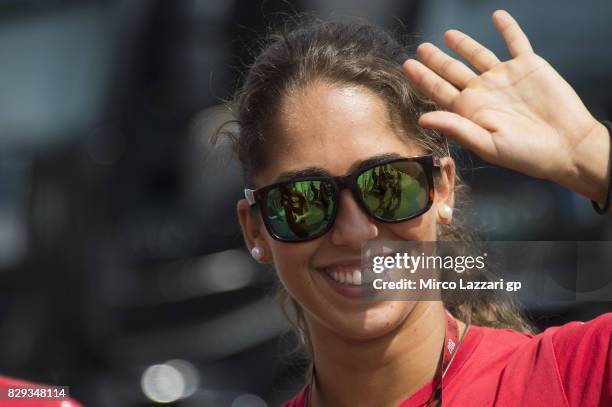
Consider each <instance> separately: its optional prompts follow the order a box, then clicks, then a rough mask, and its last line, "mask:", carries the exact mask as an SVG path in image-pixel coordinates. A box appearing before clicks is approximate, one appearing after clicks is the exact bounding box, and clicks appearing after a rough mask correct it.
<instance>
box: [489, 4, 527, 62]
mask: <svg viewBox="0 0 612 407" xmlns="http://www.w3.org/2000/svg"><path fill="white" fill-rule="evenodd" d="M493 24H494V25H495V28H497V31H499V32H500V33H501V35H502V37H504V41H506V45H507V46H508V50H509V51H510V54H511V55H512V57H513V58H515V57H517V56H518V55H521V54H524V53H528V52H533V48H531V44H530V43H529V39H528V38H527V36H526V35H525V33H524V32H523V30H521V27H520V26H519V25H518V23H517V22H516V20H515V19H514V18H513V17H512V16H511V15H510V14H509V13H508V12H507V11H505V10H497V11H496V12H495V13H493Z"/></svg>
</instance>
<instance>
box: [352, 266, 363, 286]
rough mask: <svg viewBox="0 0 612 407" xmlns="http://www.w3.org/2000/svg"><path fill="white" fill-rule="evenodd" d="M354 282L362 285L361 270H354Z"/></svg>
mask: <svg viewBox="0 0 612 407" xmlns="http://www.w3.org/2000/svg"><path fill="white" fill-rule="evenodd" d="M353 284H355V285H361V270H355V271H353Z"/></svg>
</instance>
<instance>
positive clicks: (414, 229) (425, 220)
mask: <svg viewBox="0 0 612 407" xmlns="http://www.w3.org/2000/svg"><path fill="white" fill-rule="evenodd" d="M387 227H388V228H389V229H390V230H391V231H392V232H393V234H394V235H396V236H397V240H420V241H435V240H437V238H436V236H437V235H436V227H437V226H436V216H435V214H434V210H433V208H432V209H430V210H428V211H427V212H425V213H424V214H423V215H422V216H419V217H418V218H415V219H412V220H409V221H407V222H401V223H395V224H388V225H387Z"/></svg>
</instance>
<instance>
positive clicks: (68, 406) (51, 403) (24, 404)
mask: <svg viewBox="0 0 612 407" xmlns="http://www.w3.org/2000/svg"><path fill="white" fill-rule="evenodd" d="M43 386H45V385H43V384H40V383H32V382H28V381H25V380H20V379H15V378H12V377H7V376H1V375H0V387H2V388H7V387H43ZM2 393H3V395H2V396H3V397H4V396H5V394H4V390H3V392H2ZM2 406H4V407H11V406H14V407H81V404H79V403H77V402H76V401H74V400H73V399H69V398H63V399H61V400H57V401H55V400H48V399H41V400H34V399H28V400H25V399H22V400H18V401H15V402H10V401H6V399H5V400H4V401H3V402H2Z"/></svg>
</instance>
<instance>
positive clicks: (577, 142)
mask: <svg viewBox="0 0 612 407" xmlns="http://www.w3.org/2000/svg"><path fill="white" fill-rule="evenodd" d="M493 23H494V25H495V27H496V28H497V30H498V31H499V32H500V33H501V35H502V36H503V38H504V40H505V42H506V44H507V46H508V49H509V51H510V54H511V55H512V59H510V60H508V61H505V62H501V61H500V60H499V59H498V58H497V56H496V55H495V54H494V53H493V52H491V51H490V50H488V49H487V48H485V47H484V46H482V45H481V44H479V43H478V42H476V41H475V40H474V39H472V38H470V37H469V36H467V35H466V34H464V33H462V32H460V31H456V30H450V31H447V32H446V34H445V35H444V42H445V43H446V45H447V46H448V47H449V48H450V49H452V50H453V51H454V52H456V53H457V54H459V55H461V56H462V57H463V58H465V59H466V60H467V61H468V62H469V63H470V64H471V65H472V66H473V67H474V68H475V69H476V70H477V72H478V73H476V72H474V71H473V70H472V69H470V68H469V67H467V66H466V65H465V64H463V63H462V62H460V61H459V60H457V59H454V58H452V57H450V56H449V55H447V54H446V53H444V52H443V51H441V50H440V49H439V48H437V47H436V46H435V45H433V44H429V43H424V44H421V45H420V46H419V47H418V49H417V57H418V59H419V60H420V61H421V62H419V61H417V60H413V59H409V60H407V61H406V62H405V63H404V71H405V74H406V76H407V78H408V79H409V80H410V81H411V82H412V83H413V84H414V85H415V86H416V87H418V88H419V89H420V90H421V91H422V92H424V93H425V94H426V95H428V96H429V97H430V98H431V99H433V100H434V101H435V102H436V103H437V104H438V105H439V106H440V107H441V108H442V109H444V110H440V111H436V112H430V113H426V114H424V115H423V116H421V118H420V120H419V124H420V125H421V126H423V127H428V128H433V129H437V130H439V131H441V132H442V133H444V134H446V135H448V136H450V137H452V138H454V139H455V140H456V141H458V142H459V143H460V144H462V145H463V146H465V147H467V148H469V149H471V150H472V151H474V152H475V153H476V154H478V155H479V156H480V157H481V158H483V159H484V160H486V161H489V162H491V163H493V164H496V165H500V166H504V167H507V168H511V169H513V170H516V171H520V172H522V173H525V174H527V175H530V176H533V177H537V178H543V179H548V180H551V181H555V182H558V183H559V184H561V185H563V186H565V187H567V188H570V189H572V190H574V191H576V192H578V193H580V194H582V195H584V196H586V197H588V198H590V199H593V200H599V201H604V200H605V194H606V191H607V185H608V183H607V174H608V170H607V168H608V167H607V166H608V157H609V153H608V151H609V149H610V141H609V136H608V133H607V129H606V128H605V126H603V125H602V124H601V123H599V122H598V121H597V120H596V119H595V118H593V116H592V115H591V114H590V112H589V111H588V110H587V108H586V107H585V106H584V104H583V103H582V101H581V100H580V98H579V97H578V95H577V94H576V92H574V90H573V89H572V87H571V86H570V85H569V84H568V83H567V82H566V81H565V80H564V79H563V78H562V77H561V76H560V75H559V74H558V73H557V72H556V71H555V70H554V69H553V67H552V66H550V64H548V62H546V61H545V60H544V59H543V58H541V57H539V56H538V55H536V54H535V53H534V52H533V50H532V48H531V44H530V43H529V40H528V38H527V37H526V35H525V34H524V33H523V31H522V30H521V28H520V27H519V25H518V24H517V22H516V21H515V20H514V19H513V18H512V16H510V14H508V13H507V12H506V11H502V10H498V11H496V12H495V13H493Z"/></svg>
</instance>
